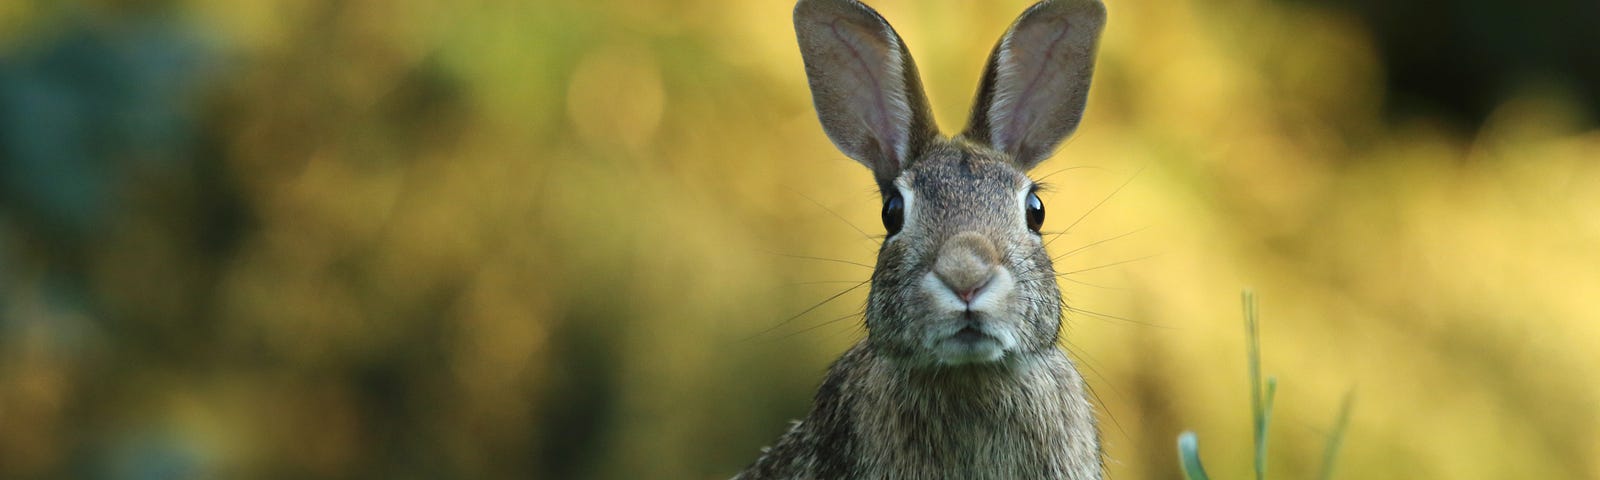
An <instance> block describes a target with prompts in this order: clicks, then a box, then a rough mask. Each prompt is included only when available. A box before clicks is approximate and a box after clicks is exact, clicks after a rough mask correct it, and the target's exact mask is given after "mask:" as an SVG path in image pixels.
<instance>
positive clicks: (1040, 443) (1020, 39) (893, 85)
mask: <svg viewBox="0 0 1600 480" xmlns="http://www.w3.org/2000/svg"><path fill="white" fill-rule="evenodd" d="M1105 18H1106V12H1105V6H1104V5H1103V4H1101V3H1100V2H1099V0H1045V1H1042V2H1039V3H1038V4H1035V5H1033V6H1032V7H1030V8H1029V9H1028V10H1027V11H1025V12H1023V13H1022V15H1021V16H1020V17H1018V19H1017V20H1016V22H1015V23H1014V24H1012V25H1011V27H1010V29H1009V30H1008V31H1007V32H1006V33H1005V35H1004V36H1002V37H1001V38H1000V41H999V42H998V44H997V45H996V46H995V48H994V50H993V53H991V55H990V58H989V60H988V63H987V65H986V67H985V69H984V73H983V80H982V82H981V84H980V86H979V89H978V94H977V100H976V102H975V104H974V105H973V108H972V114H971V120H970V121H969V124H968V125H967V128H966V130H965V131H963V132H962V133H961V134H960V135H957V136H956V137H954V138H946V137H944V136H942V135H941V134H940V132H939V130H938V127H936V126H935V125H934V122H933V116H932V114H931V111H930V110H929V107H928V103H927V97H926V95H925V94H924V93H923V90H922V85H921V80H920V78H919V77H918V74H917V69H916V66H915V64H913V63H912V61H911V57H910V54H909V53H908V51H907V49H906V47H905V43H904V42H902V41H901V40H900V37H899V36H898V35H897V34H896V33H895V31H894V29H893V28H892V27H890V26H889V24H888V23H887V22H886V21H884V19H883V17H882V16H880V15H878V13H877V12H876V11H874V10H872V9H871V8H869V7H867V6H866V5H863V4H861V3H859V2H857V1H855V0H800V2H799V3H798V4H797V5H796V6H795V11H794V23H795V32H796V34H797V36H798V37H799V43H800V51H801V54H802V57H803V59H804V61H805V71H806V77H807V78H808V80H809V82H810V85H811V92H812V99H813V101H814V103H815V105H816V109H817V114H818V117H819V118H820V119H821V121H822V127H823V130H824V131H825V132H826V133H827V135H828V138H829V139H830V140H832V141H833V143H834V144H835V145H836V146H837V147H838V148H839V149H840V150H841V151H842V152H843V153H844V154H845V155H846V156H848V157H850V158H852V159H855V160H856V161H859V162H861V163H862V164H864V165H866V166H867V167H868V168H870V169H872V172H873V176H874V179H875V180H876V181H877V184H878V189H879V191H880V192H881V194H882V197H883V211H882V217H883V224H884V228H885V229H886V231H887V236H886V237H885V238H884V240H883V243H882V246H881V247H880V250H879V253H878V260H877V264H876V266H875V267H874V270H873V274H872V278H871V290H870V293H869V294H868V297H867V307H866V313H865V323H866V328H867V335H866V338H865V339H863V340H862V341H860V342H859V343H857V344H856V345H855V346H853V347H851V348H850V349H849V350H848V351H847V352H845V353H844V355H843V356H842V357H840V358H839V359H838V360H837V361H836V362H835V363H834V364H833V365H832V366H831V367H830V368H829V371H828V374H827V376H826V378H825V379H824V381H823V383H822V385H821V387H820V388H819V389H818V391H817V394H816V397H815V399H814V404H813V406H812V409H811V411H810V413H809V414H808V415H807V416H806V417H805V419H803V420H801V421H798V422H796V423H795V424H794V425H793V426H792V427H791V428H790V429H789V430H788V431H787V432H786V433H785V434H783V436H782V437H781V438H779V439H778V441H777V443H776V444H774V445H773V446H772V447H770V448H766V449H763V454H762V455H761V456H760V458H758V459H757V460H756V461H755V462H754V463H753V464H751V465H750V466H749V467H747V468H746V469H745V470H744V471H742V472H740V473H739V474H738V475H737V476H735V477H734V478H735V480H764V479H853V478H870V479H888V478H903V479H945V478H948V479H1024V478H1026V479H1036V478H1053V479H1099V478H1101V476H1102V468H1103V460H1102V453H1101V449H1100V441H1099V432H1098V429H1097V426H1096V424H1095V414H1094V410H1093V407H1092V406H1091V405H1090V403H1089V400H1088V397H1087V395H1086V390H1085V389H1086V387H1085V385H1084V382H1083V378H1082V377H1081V376H1080V375H1079V373H1078V371H1077V369H1076V368H1075V367H1074V365H1073V363H1072V361H1071V360H1070V359H1068V358H1067V356H1066V354H1065V353H1064V352H1063V351H1062V350H1061V348H1060V347H1059V346H1057V336H1058V334H1059V330H1060V325H1061V312H1062V304H1061V293H1060V291H1059V290H1058V287H1057V285H1056V280H1055V279H1056V276H1055V271H1054V268H1053V267H1052V266H1051V258H1050V256H1049V255H1048V254H1047V253H1046V252H1045V248H1044V242H1043V241H1042V238H1041V236H1040V233H1039V228H1040V226H1041V224H1042V223H1043V221H1044V204H1043V203H1042V202H1041V201H1040V199H1039V196H1038V194H1037V189H1038V186H1037V185H1036V184H1035V183H1034V182H1033V181H1032V180H1030V179H1029V178H1028V176H1027V175H1026V174H1025V172H1027V171H1028V170H1029V169H1031V168H1032V167H1034V166H1035V165H1038V164H1039V163H1040V162H1042V161H1044V160H1045V159H1046V158H1048V157H1049V156H1050V155H1051V154H1052V152H1053V151H1054V149H1055V147H1056V146H1057V145H1059V144H1060V143H1061V142H1062V140H1064V139H1065V138H1066V137H1067V136H1068V135H1070V134H1071V133H1072V132H1073V131H1074V130H1076V128H1077V126H1078V123H1079V121H1080V119H1081V118H1082V114H1083V110H1084V106H1085V104H1086V102H1087V98H1088V89H1089V81H1090V78H1091V77H1092V76H1093V71H1094V57H1095V54H1096V50H1097V48H1098V42H1099V37H1100V32H1101V30H1102V29H1103V27H1104V25H1105Z"/></svg>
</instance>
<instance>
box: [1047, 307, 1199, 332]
mask: <svg viewBox="0 0 1600 480" xmlns="http://www.w3.org/2000/svg"><path fill="white" fill-rule="evenodd" d="M1063 310H1064V311H1066V312H1069V313H1081V314H1084V315H1088V316H1091V317H1097V318H1100V319H1103V320H1121V321H1124V322H1128V323H1131V324H1134V325H1139V326H1143V327H1150V328H1159V329H1162V330H1177V329H1178V328H1177V327H1173V326H1168V325H1162V324H1159V323H1150V322H1144V321H1139V320H1134V319H1131V318H1128V317H1120V316H1116V315H1112V314H1109V313H1100V312H1096V311H1094V310H1087V309H1083V308H1078V307H1074V306H1070V305H1066V306H1063Z"/></svg>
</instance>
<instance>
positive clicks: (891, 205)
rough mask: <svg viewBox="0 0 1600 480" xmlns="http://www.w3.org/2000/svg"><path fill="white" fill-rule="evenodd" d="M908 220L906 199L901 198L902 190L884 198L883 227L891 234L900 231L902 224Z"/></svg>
mask: <svg viewBox="0 0 1600 480" xmlns="http://www.w3.org/2000/svg"><path fill="white" fill-rule="evenodd" d="M905 222H906V205H905V200H903V199H901V198H900V192H894V193H891V194H889V198H885V199H883V228H884V229H887V230H888V231H889V236H891V237H892V236H894V234H896V233H900V226H901V225H904V224H905Z"/></svg>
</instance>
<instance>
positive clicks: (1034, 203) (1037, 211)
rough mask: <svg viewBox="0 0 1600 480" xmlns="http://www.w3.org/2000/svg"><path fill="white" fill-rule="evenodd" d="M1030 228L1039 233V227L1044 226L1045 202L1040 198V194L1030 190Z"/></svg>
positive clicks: (1028, 206) (1028, 212)
mask: <svg viewBox="0 0 1600 480" xmlns="http://www.w3.org/2000/svg"><path fill="white" fill-rule="evenodd" d="M1027 209H1028V211H1027V214H1028V230H1033V233H1039V227H1042V226H1044V202H1043V201H1041V200H1039V194H1037V193H1034V192H1028V205H1027Z"/></svg>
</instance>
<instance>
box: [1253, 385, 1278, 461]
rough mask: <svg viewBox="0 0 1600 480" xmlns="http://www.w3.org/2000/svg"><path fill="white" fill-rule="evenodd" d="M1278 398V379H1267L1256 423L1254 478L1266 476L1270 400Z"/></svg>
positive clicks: (1270, 416)
mask: <svg viewBox="0 0 1600 480" xmlns="http://www.w3.org/2000/svg"><path fill="white" fill-rule="evenodd" d="M1277 396H1278V378H1277V377H1267V391H1266V394H1265V398H1263V399H1262V402H1261V403H1262V405H1261V419H1260V420H1259V421H1258V422H1257V423H1256V425H1257V427H1256V428H1259V429H1260V430H1258V431H1257V432H1256V478H1265V477H1266V474H1267V433H1268V428H1270V427H1271V426H1272V404H1273V402H1272V400H1273V399H1274V398H1277Z"/></svg>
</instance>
